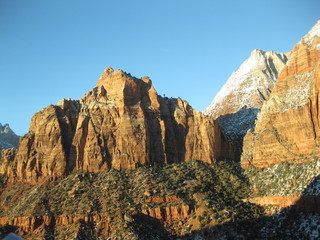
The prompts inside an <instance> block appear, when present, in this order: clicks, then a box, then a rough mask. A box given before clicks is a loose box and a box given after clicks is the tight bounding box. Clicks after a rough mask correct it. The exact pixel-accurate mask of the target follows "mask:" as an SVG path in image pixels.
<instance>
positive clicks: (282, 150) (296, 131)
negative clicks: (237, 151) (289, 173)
mask: <svg viewBox="0 0 320 240" xmlns="http://www.w3.org/2000/svg"><path fill="white" fill-rule="evenodd" d="M287 65H288V66H287V67H285V68H284V69H283V70H282V72H281V74H280V76H279V78H278V80H277V83H276V85H275V87H274V88H273V91H272V93H271V95H270V98H269V100H268V101H267V102H266V103H265V104H264V105H263V107H262V109H261V112H260V114H259V115H258V120H257V122H256V126H255V130H254V131H250V132H248V133H247V135H246V137H245V140H244V147H243V154H242V165H243V166H248V165H249V164H253V165H255V166H258V167H266V166H268V165H270V164H276V163H279V162H281V161H289V160H294V159H295V160H300V161H307V160H308V159H310V158H313V157H316V156H320V151H319V140H320V138H319V134H320V125H319V123H320V117H319V111H320V109H319V98H320V95H319V89H320V22H318V23H317V24H316V25H315V26H314V27H313V28H312V29H311V31H310V32H309V33H308V34H307V35H306V36H305V37H304V38H302V40H301V41H300V42H299V43H298V44H297V45H296V46H295V47H294V48H293V50H292V51H291V53H290V55H289V58H288V64H287Z"/></svg>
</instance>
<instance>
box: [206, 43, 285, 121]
mask: <svg viewBox="0 0 320 240" xmlns="http://www.w3.org/2000/svg"><path fill="white" fill-rule="evenodd" d="M286 61H287V57H286V55H285V54H283V53H280V54H277V53H275V52H274V51H269V52H265V51H262V50H260V49H255V50H253V51H252V52H251V55H250V57H249V58H248V59H247V60H245V61H244V63H243V64H241V66H240V67H239V69H238V70H237V71H235V72H233V73H232V74H231V76H230V78H229V79H228V81H227V82H226V84H225V85H224V86H223V87H222V89H221V90H220V91H219V92H218V94H217V95H216V97H215V98H214V99H213V101H212V103H211V104H210V105H209V106H208V107H207V108H206V109H205V110H204V111H203V113H204V114H206V115H211V116H213V117H214V118H216V117H218V116H219V115H221V114H227V113H233V112H236V111H238V110H240V109H241V108H243V107H244V106H247V107H255V108H260V107H261V105H262V100H264V99H262V100H261V98H260V97H262V98H265V97H266V96H263V95H268V94H269V93H268V92H269V91H270V88H272V87H273V84H274V82H275V81H276V79H277V77H278V73H279V72H280V70H281V69H282V68H283V67H284V66H285V64H286ZM260 95H262V96H260ZM257 96H258V97H257Z"/></svg>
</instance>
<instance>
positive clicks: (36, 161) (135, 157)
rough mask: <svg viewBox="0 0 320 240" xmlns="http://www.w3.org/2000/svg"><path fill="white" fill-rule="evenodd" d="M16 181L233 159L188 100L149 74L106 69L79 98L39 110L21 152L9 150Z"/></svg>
mask: <svg viewBox="0 0 320 240" xmlns="http://www.w3.org/2000/svg"><path fill="white" fill-rule="evenodd" d="M2 155H3V156H2V158H3V160H2V163H1V166H0V173H4V174H7V175H8V177H9V180H10V181H16V180H18V181H37V180H39V179H41V178H52V179H55V178H61V177H63V176H65V175H66V174H68V173H69V172H71V171H74V170H85V171H91V172H97V171H102V170H106V169H110V168H115V169H134V168H136V167H137V166H140V165H147V166H159V165H163V164H167V163H174V162H182V161H185V160H190V159H198V160H203V161H206V162H215V161H216V159H219V158H224V157H233V151H232V146H231V145H230V144H229V143H228V142H227V141H226V140H225V138H224V136H223V135H222V134H221V131H220V127H219V126H218V125H217V124H215V123H214V121H213V120H212V119H210V118H207V117H205V116H204V115H203V114H201V113H199V112H197V111H195V110H193V109H192V108H191V107H190V105H189V104H188V103H187V102H186V101H183V100H181V99H168V98H163V97H160V96H159V95H158V94H157V92H156V90H155V89H154V87H153V86H152V83H151V80H150V79H149V78H148V77H143V78H142V79H137V78H135V77H132V76H131V75H130V74H127V73H125V72H123V71H121V70H117V71H114V70H113V69H112V68H110V67H109V68H107V69H106V70H105V72H104V73H103V74H102V75H101V77H100V79H99V81H98V82H97V85H96V87H95V88H94V89H93V90H92V91H89V92H88V93H87V94H85V96H84V97H83V98H81V99H79V100H76V101H73V100H66V99H63V100H61V101H60V102H59V103H58V105H57V106H53V105H50V106H48V107H46V108H45V109H43V110H42V111H40V112H38V113H36V114H35V115H34V116H33V118H32V120H31V124H30V130H29V132H28V134H26V136H25V137H22V138H21V141H20V145H19V149H18V150H17V151H4V152H3V154H2Z"/></svg>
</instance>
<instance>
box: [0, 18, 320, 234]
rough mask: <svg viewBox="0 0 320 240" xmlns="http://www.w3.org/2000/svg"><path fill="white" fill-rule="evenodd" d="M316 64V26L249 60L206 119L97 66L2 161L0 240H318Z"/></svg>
mask: <svg viewBox="0 0 320 240" xmlns="http://www.w3.org/2000/svg"><path fill="white" fill-rule="evenodd" d="M319 62H320V21H319V22H318V23H317V24H316V25H315V26H314V27H313V28H312V29H311V31H310V32H309V33H308V34H307V35H306V36H305V37H303V38H302V40H301V41H300V42H299V43H298V44H297V45H296V46H295V47H294V48H293V50H292V51H290V52H289V53H286V54H278V53H275V52H264V51H261V50H255V51H253V52H252V54H251V56H250V58H249V59H248V60H246V61H245V63H244V64H242V65H241V67H240V68H239V69H238V70H237V71H236V72H235V73H233V74H232V75H231V77H230V79H229V80H228V82H227V83H226V85H225V86H224V87H223V88H222V90H221V91H220V92H219V94H218V96H217V97H216V98H215V99H214V101H213V103H212V105H211V106H210V107H208V108H207V110H206V111H205V113H206V115H207V116H205V115H204V114H202V113H199V112H197V111H195V110H194V109H192V108H191V107H190V105H189V104H188V102H186V101H184V100H181V99H174V98H166V97H161V96H159V95H158V94H157V92H156V90H155V89H154V87H153V86H152V82H151V80H150V78H149V77H143V78H141V79H138V78H135V77H133V76H131V75H130V74H128V73H126V72H124V71H122V70H116V71H114V70H113V69H112V68H110V67H108V68H107V69H105V71H104V72H103V74H102V75H101V77H100V79H99V80H98V82H97V84H96V87H95V88H93V89H92V90H91V91H89V92H88V93H86V94H85V95H84V96H83V97H82V98H81V99H79V100H70V99H63V100H61V101H59V103H58V104H57V105H56V106H53V105H50V106H48V107H46V108H45V109H43V110H41V111H39V112H38V113H36V114H35V115H34V116H33V118H32V120H31V124H30V130H29V132H28V133H27V134H26V135H25V136H24V137H22V138H21V140H20V142H19V147H18V149H5V150H3V151H2V154H1V155H2V159H1V162H0V238H5V239H6V238H8V237H12V236H14V237H16V238H19V236H21V237H23V238H24V239H49V240H52V239H86V240H87V239H89V240H96V239H103V240H107V239H108V240H110V239H113V240H115V239H125V240H140V239H146V240H149V239H163V240H168V239H169V240H170V239H188V240H189V239H190V240H195V239H197V240H199V239H200V240H202V239H205V240H206V239H208V240H211V239H219V240H220V239H221V240H227V239H248V240H251V239H290V240H291V239H319V238H320V177H319V176H320V151H319V141H320V140H319V139H320V138H319V136H320V124H319V122H320V117H319V111H320V109H319V86H320V85H319V81H320V78H319V76H320V67H319V66H320V64H319ZM257 114H258V115H257ZM214 119H216V120H214ZM237 121H238V122H239V123H237ZM219 123H221V125H222V126H219ZM1 129H3V127H2V126H1ZM5 129H8V127H7V128H5ZM248 129H249V130H248ZM244 135H245V137H244V140H243V136H244ZM229 141H231V142H229ZM241 152H242V154H241ZM240 155H241V156H240ZM240 157H241V161H240V162H239V159H240Z"/></svg>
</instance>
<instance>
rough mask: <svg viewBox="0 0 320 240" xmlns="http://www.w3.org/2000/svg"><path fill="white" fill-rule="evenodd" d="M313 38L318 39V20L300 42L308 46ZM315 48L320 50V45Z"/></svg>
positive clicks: (319, 21) (319, 29) (319, 30)
mask: <svg viewBox="0 0 320 240" xmlns="http://www.w3.org/2000/svg"><path fill="white" fill-rule="evenodd" d="M315 37H320V20H318V22H317V23H316V25H314V26H313V28H311V30H310V31H309V32H308V34H307V35H306V36H305V37H304V38H302V39H301V41H300V42H301V43H305V44H307V45H309V46H310V45H311V44H312V43H313V40H314V39H315ZM316 48H317V49H319V50H320V44H317V45H316Z"/></svg>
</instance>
